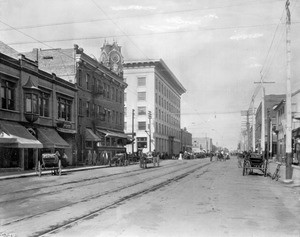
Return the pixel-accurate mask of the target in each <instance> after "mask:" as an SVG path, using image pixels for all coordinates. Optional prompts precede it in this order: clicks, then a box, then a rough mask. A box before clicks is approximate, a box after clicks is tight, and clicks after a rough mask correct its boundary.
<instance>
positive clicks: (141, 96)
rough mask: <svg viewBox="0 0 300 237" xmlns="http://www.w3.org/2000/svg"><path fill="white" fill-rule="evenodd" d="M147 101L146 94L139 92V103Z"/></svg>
mask: <svg viewBox="0 0 300 237" xmlns="http://www.w3.org/2000/svg"><path fill="white" fill-rule="evenodd" d="M145 100H146V92H138V101H145Z"/></svg>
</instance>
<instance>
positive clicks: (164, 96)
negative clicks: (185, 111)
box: [124, 60, 186, 155]
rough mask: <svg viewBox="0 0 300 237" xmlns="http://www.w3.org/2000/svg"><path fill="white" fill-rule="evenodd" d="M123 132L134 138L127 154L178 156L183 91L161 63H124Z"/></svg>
mask: <svg viewBox="0 0 300 237" xmlns="http://www.w3.org/2000/svg"><path fill="white" fill-rule="evenodd" d="M124 80H126V83H127V84H128V87H127V88H126V90H125V132H126V134H129V135H132V132H133V135H134V138H135V142H134V144H133V145H129V146H127V150H128V151H129V152H136V151H137V149H143V152H147V151H150V150H151V151H153V150H154V149H155V150H156V151H158V152H166V153H168V154H169V155H171V154H178V153H179V152H180V150H181V149H182V146H181V129H180V119H181V116H180V111H181V104H180V101H181V95H182V94H183V93H185V92H186V90H185V88H184V87H183V86H182V84H181V83H180V82H179V80H178V79H177V78H176V76H175V75H174V74H173V73H172V71H171V70H170V69H169V68H168V67H167V65H166V64H165V62H164V61H163V60H157V61H143V62H141V61H136V62H127V63H125V64H124Z"/></svg>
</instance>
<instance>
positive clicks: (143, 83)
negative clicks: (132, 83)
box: [138, 77, 146, 86]
mask: <svg viewBox="0 0 300 237" xmlns="http://www.w3.org/2000/svg"><path fill="white" fill-rule="evenodd" d="M138 86H146V77H138Z"/></svg>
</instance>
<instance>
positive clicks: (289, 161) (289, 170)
mask: <svg viewBox="0 0 300 237" xmlns="http://www.w3.org/2000/svg"><path fill="white" fill-rule="evenodd" d="M289 6H290V1H289V0H287V1H286V4H285V9H286V133H285V134H286V135H285V138H286V141H285V142H286V143H285V144H286V146H285V147H286V148H285V149H286V179H291V178H292V159H293V158H292V95H291V39H290V37H291V36H290V33H291V13H290V9H289Z"/></svg>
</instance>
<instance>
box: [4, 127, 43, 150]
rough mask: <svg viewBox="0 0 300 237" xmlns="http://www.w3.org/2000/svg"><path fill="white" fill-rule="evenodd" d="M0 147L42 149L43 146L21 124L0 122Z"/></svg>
mask: <svg viewBox="0 0 300 237" xmlns="http://www.w3.org/2000/svg"><path fill="white" fill-rule="evenodd" d="M0 146H1V147H8V148H42V147H43V145H42V144H41V143H40V142H39V141H38V140H37V139H36V138H35V137H34V136H33V135H32V134H31V133H30V132H29V131H28V130H27V129H26V128H25V127H24V126H22V125H21V124H19V123H17V122H8V121H5V122H4V121H1V122H0Z"/></svg>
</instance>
